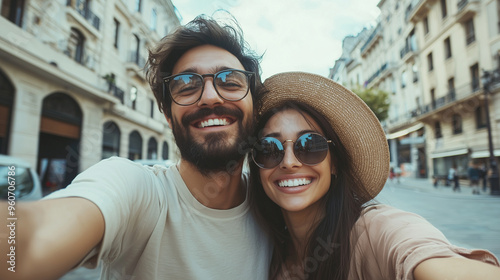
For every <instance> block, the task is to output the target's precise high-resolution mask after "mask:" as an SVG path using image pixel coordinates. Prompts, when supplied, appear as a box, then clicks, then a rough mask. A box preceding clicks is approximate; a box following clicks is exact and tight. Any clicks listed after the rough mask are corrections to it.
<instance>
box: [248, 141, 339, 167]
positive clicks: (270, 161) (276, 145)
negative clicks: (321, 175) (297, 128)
mask: <svg viewBox="0 0 500 280" xmlns="http://www.w3.org/2000/svg"><path fill="white" fill-rule="evenodd" d="M285 142H292V143H293V144H294V145H293V154H294V155H295V157H296V158H297V159H298V160H299V161H300V162H301V163H303V164H305V165H309V166H312V165H317V164H319V163H321V162H322V161H323V160H324V159H325V157H326V155H327V154H328V143H333V142H332V140H327V139H326V138H325V137H323V136H322V135H321V134H318V133H310V132H309V133H304V134H302V135H300V136H299V138H297V140H295V141H293V140H285V141H283V142H281V141H280V140H278V139H276V138H274V137H264V138H261V139H260V140H259V141H258V142H257V143H256V144H255V146H254V148H253V149H252V159H253V161H254V162H255V164H257V166H258V167H260V168H263V169H271V168H274V167H276V166H278V165H279V164H280V163H281V161H282V160H283V157H284V156H285V148H284V147H283V145H284V144H285Z"/></svg>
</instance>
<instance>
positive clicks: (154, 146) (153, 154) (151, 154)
mask: <svg viewBox="0 0 500 280" xmlns="http://www.w3.org/2000/svg"><path fill="white" fill-rule="evenodd" d="M148 159H158V142H156V139H155V138H154V137H151V138H149V141H148Z"/></svg>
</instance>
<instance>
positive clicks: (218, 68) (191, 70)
mask: <svg viewBox="0 0 500 280" xmlns="http://www.w3.org/2000/svg"><path fill="white" fill-rule="evenodd" d="M227 69H234V67H229V66H215V67H213V68H212V69H210V71H209V72H208V73H200V71H199V70H198V68H196V67H189V68H186V69H184V70H182V71H181V72H179V73H177V74H182V73H196V74H201V75H203V74H215V73H217V72H219V71H222V70H227Z"/></svg>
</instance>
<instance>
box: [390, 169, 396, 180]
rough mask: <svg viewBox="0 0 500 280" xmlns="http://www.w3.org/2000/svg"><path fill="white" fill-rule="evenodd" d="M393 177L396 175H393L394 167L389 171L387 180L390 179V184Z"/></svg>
mask: <svg viewBox="0 0 500 280" xmlns="http://www.w3.org/2000/svg"><path fill="white" fill-rule="evenodd" d="M395 176H396V174H395V173H394V167H391V169H389V179H391V182H392V180H393V179H394V177H395Z"/></svg>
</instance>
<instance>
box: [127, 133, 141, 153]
mask: <svg viewBox="0 0 500 280" xmlns="http://www.w3.org/2000/svg"><path fill="white" fill-rule="evenodd" d="M128 158H129V159H130V160H135V159H142V137H141V135H140V134H139V132H137V131H133V132H132V133H130V135H129V137H128Z"/></svg>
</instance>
